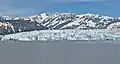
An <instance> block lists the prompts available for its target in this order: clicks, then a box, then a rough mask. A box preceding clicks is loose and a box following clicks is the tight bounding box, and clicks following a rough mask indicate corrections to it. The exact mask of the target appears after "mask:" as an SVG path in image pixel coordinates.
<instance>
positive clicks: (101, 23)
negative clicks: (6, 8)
mask: <svg viewBox="0 0 120 64" xmlns="http://www.w3.org/2000/svg"><path fill="white" fill-rule="evenodd" d="M109 28H120V18H119V17H118V18H115V17H109V16H102V15H98V14H89V13H88V14H74V13H55V14H50V13H41V14H39V15H34V16H29V17H27V18H24V17H17V18H11V17H9V16H1V17H0V34H9V33H16V32H25V31H34V30H48V29H50V30H60V29H109Z"/></svg>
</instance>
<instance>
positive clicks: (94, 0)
mask: <svg viewBox="0 0 120 64" xmlns="http://www.w3.org/2000/svg"><path fill="white" fill-rule="evenodd" d="M0 1H1V2H0V15H8V16H29V15H34V14H39V13H41V12H49V13H55V12H60V13H62V12H72V13H95V14H103V15H109V16H116V17H117V16H120V4H119V3H120V0H0Z"/></svg>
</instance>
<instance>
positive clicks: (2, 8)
mask: <svg viewBox="0 0 120 64" xmlns="http://www.w3.org/2000/svg"><path fill="white" fill-rule="evenodd" d="M0 1H1V2H0V16H20V15H25V14H28V13H30V12H32V9H27V8H17V7H15V6H14V5H12V3H15V2H14V1H13V0H0Z"/></svg>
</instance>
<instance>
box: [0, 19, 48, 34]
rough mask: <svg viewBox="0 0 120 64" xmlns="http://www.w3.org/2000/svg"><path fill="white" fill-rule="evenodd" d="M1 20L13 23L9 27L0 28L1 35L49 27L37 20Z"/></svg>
mask: <svg viewBox="0 0 120 64" xmlns="http://www.w3.org/2000/svg"><path fill="white" fill-rule="evenodd" d="M0 22H2V23H9V24H11V27H7V29H5V28H0V35H5V34H12V33H18V32H26V31H33V30H44V29H47V28H46V27H44V26H42V25H40V24H38V23H37V22H26V21H22V20H4V21H0ZM12 26H13V27H12Z"/></svg>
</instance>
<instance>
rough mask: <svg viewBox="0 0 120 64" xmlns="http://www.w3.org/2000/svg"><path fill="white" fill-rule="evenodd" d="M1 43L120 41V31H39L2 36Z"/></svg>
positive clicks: (0, 37)
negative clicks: (12, 41)
mask: <svg viewBox="0 0 120 64" xmlns="http://www.w3.org/2000/svg"><path fill="white" fill-rule="evenodd" d="M0 39H1V41H9V40H14V41H37V40H43V41H46V40H48V41H54V40H116V41H119V40H120V29H114V30H113V29H90V30H39V31H30V32H22V33H16V34H9V35H5V36H3V35H1V36H0Z"/></svg>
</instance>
